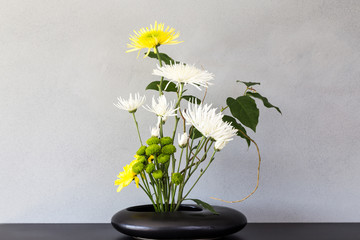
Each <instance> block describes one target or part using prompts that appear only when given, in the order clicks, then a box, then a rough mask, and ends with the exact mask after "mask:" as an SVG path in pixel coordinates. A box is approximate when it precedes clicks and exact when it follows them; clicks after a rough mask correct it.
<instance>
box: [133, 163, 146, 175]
mask: <svg viewBox="0 0 360 240" xmlns="http://www.w3.org/2000/svg"><path fill="white" fill-rule="evenodd" d="M143 169H144V164H143V163H141V162H137V163H135V164H134V166H133V167H132V171H133V172H134V173H136V174H138V173H140V172H141V171H142V170H143Z"/></svg>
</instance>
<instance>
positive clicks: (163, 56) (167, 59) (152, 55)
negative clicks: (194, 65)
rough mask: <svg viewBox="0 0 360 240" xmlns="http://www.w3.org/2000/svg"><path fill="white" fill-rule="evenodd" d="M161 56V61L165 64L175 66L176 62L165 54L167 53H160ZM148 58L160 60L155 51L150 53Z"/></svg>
mask: <svg viewBox="0 0 360 240" xmlns="http://www.w3.org/2000/svg"><path fill="white" fill-rule="evenodd" d="M159 55H160V58H161V61H162V62H164V63H165V64H167V65H170V64H174V63H175V60H174V59H172V58H171V57H169V56H168V55H167V54H165V53H159ZM148 57H149V58H155V59H157V60H158V56H157V54H156V53H154V52H153V51H150V53H149V55H148Z"/></svg>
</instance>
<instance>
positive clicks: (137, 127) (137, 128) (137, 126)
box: [132, 113, 143, 146]
mask: <svg viewBox="0 0 360 240" xmlns="http://www.w3.org/2000/svg"><path fill="white" fill-rule="evenodd" d="M132 115H133V117H134V121H135V125H136V130H137V133H138V136H139V140H140V144H141V146H142V145H143V143H142V141H141V136H140V131H139V125H138V123H137V121H136V118H135V113H132Z"/></svg>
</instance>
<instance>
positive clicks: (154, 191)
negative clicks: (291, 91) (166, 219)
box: [115, 22, 281, 212]
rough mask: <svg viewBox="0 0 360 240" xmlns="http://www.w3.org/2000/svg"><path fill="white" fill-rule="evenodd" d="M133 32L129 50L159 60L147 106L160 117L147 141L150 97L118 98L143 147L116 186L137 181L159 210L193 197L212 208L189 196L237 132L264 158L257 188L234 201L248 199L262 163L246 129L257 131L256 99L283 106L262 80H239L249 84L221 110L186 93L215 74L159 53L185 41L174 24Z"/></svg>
mask: <svg viewBox="0 0 360 240" xmlns="http://www.w3.org/2000/svg"><path fill="white" fill-rule="evenodd" d="M134 33H135V35H133V36H130V41H131V43H130V44H128V47H129V48H130V49H129V50H128V51H127V52H132V51H139V53H140V51H141V50H142V49H147V53H146V54H145V57H149V58H153V59H156V60H157V61H158V65H157V67H156V69H154V70H153V73H152V74H153V75H156V76H159V77H160V81H154V82H151V83H150V84H149V85H148V86H147V87H146V90H156V91H158V93H159V96H158V97H154V96H153V98H152V101H151V105H146V106H144V109H146V110H148V111H150V112H152V113H154V114H156V116H157V122H156V123H154V126H151V127H150V128H151V129H150V132H149V134H148V136H147V140H146V141H145V142H143V140H142V137H141V133H140V131H139V127H138V122H137V120H136V117H135V113H136V111H137V110H138V108H139V107H140V106H142V105H143V104H144V103H145V96H141V95H140V94H139V93H136V94H135V95H132V94H130V98H129V99H123V98H121V97H119V98H118V103H116V104H115V106H116V107H118V108H119V109H123V110H126V111H128V112H129V113H130V114H132V116H133V119H134V121H135V125H136V129H137V133H138V136H139V143H140V147H139V148H138V149H137V151H136V154H135V156H134V158H135V159H134V160H133V161H132V162H130V163H129V164H128V165H126V166H125V167H124V171H122V172H120V173H119V175H118V179H116V180H115V185H118V189H117V191H118V192H119V191H121V190H122V189H123V188H124V187H126V186H128V185H129V184H130V183H131V182H133V181H134V182H135V183H136V186H137V187H140V188H141V189H142V190H143V191H144V192H145V193H146V195H147V196H148V197H149V199H150V201H151V202H152V204H153V206H154V210H155V211H156V212H172V211H176V210H178V208H179V206H180V204H181V203H182V202H183V201H184V200H193V201H195V202H196V203H197V204H199V205H201V206H202V207H205V208H207V209H209V210H211V211H213V209H212V207H211V206H210V205H209V204H207V203H205V202H203V201H201V200H199V199H188V198H187V197H188V195H189V193H190V192H191V190H192V189H193V188H194V186H195V185H196V184H197V182H198V181H199V179H200V178H201V177H202V176H203V175H204V173H205V172H206V170H207V169H208V168H209V166H210V164H211V163H212V162H213V161H214V159H215V155H216V154H217V153H218V152H219V151H220V150H222V149H223V148H224V147H225V146H226V144H227V143H228V142H230V141H231V140H233V138H234V137H236V136H239V137H241V138H243V139H245V140H246V142H247V144H248V146H250V144H251V142H252V143H253V144H254V145H255V146H256V149H257V151H258V157H259V167H258V179H257V184H256V187H255V189H254V191H253V192H252V193H250V194H249V195H248V196H247V197H245V198H243V199H241V200H238V201H233V202H240V201H243V200H245V199H246V198H248V197H249V196H250V195H252V194H253V193H254V192H255V191H256V189H257V187H258V184H259V170H260V162H261V158H260V153H259V148H258V146H257V144H256V143H255V141H254V140H253V139H251V138H250V137H249V136H248V135H247V131H246V128H250V129H251V130H253V131H254V132H255V130H256V126H257V124H258V119H259V109H258V108H257V105H256V102H255V99H259V100H261V101H262V102H263V104H264V106H265V107H268V108H275V109H276V110H277V111H278V112H280V113H281V111H280V109H279V108H278V107H276V106H274V105H272V104H271V103H270V102H269V101H268V100H267V98H265V97H263V96H262V95H260V94H259V93H258V92H256V90H255V89H254V88H253V86H255V85H259V84H260V83H256V82H242V81H238V82H240V83H243V84H244V85H245V86H246V90H245V92H244V93H243V95H241V96H239V97H237V98H231V97H229V98H227V100H226V107H223V108H221V109H220V111H217V109H216V108H213V107H212V105H211V104H205V103H204V99H205V96H204V97H203V99H202V100H200V98H198V97H196V96H192V95H185V92H186V91H187V87H195V88H197V89H199V90H201V89H202V88H205V89H207V88H208V87H209V86H210V85H212V82H211V81H212V80H213V79H214V75H213V74H212V73H209V72H208V71H205V70H202V69H199V68H197V67H195V66H194V65H188V64H185V63H183V62H178V61H175V60H173V59H172V58H170V57H169V56H168V55H166V54H165V53H160V52H159V49H158V48H159V47H160V46H161V45H166V44H178V43H181V41H178V40H177V38H178V37H179V33H176V32H175V30H174V29H173V28H169V27H167V28H166V29H165V27H164V24H162V23H161V24H158V23H157V22H155V25H154V26H152V25H150V28H142V29H140V30H139V31H134ZM145 57H144V58H145ZM189 85H190V86H189ZM165 92H166V93H171V92H173V93H176V98H174V99H173V100H169V98H168V97H166V96H165ZM205 93H206V91H205ZM205 95H206V94H205ZM183 101H187V104H182V103H183ZM225 110H229V111H230V115H224V114H223V112H224V111H225ZM169 118H174V119H175V121H174V126H172V127H171V128H170V129H169V128H168V127H169V126H167V125H166V129H165V123H166V122H167V121H168V119H169ZM179 123H180V125H179ZM176 133H178V136H177V137H178V139H177V144H175V136H176ZM176 145H177V146H176ZM134 153H135V151H134ZM203 165H204V166H203ZM200 166H203V167H200ZM193 176H197V178H196V180H195V181H193V182H192V185H191V186H190V187H187V185H186V184H187V183H188V182H189V179H190V178H191V177H193ZM218 200H221V199H218ZM222 201H224V200H222ZM225 202H227V201H225Z"/></svg>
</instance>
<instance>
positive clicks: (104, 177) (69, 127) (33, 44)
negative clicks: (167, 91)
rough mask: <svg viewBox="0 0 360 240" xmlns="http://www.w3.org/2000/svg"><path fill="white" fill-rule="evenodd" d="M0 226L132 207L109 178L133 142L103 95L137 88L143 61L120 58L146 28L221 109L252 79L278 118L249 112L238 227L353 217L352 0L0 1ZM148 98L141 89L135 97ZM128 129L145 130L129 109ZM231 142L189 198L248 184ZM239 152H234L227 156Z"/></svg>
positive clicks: (355, 6) (357, 17) (359, 113)
mask: <svg viewBox="0 0 360 240" xmlns="http://www.w3.org/2000/svg"><path fill="white" fill-rule="evenodd" d="M0 5H1V7H0V81H1V84H0V96H1V101H0V113H1V118H0V169H1V174H0V183H1V184H0V195H1V197H0V222H109V220H110V217H111V216H112V215H113V214H114V213H115V212H116V211H118V210H119V209H122V208H125V207H127V206H129V205H134V204H140V203H146V202H147V199H146V197H145V195H144V194H143V193H142V192H141V191H140V190H137V189H136V188H135V187H134V186H133V185H131V186H129V187H127V188H126V189H124V190H123V192H121V193H116V188H115V187H114V186H113V182H114V180H115V178H116V175H117V174H118V172H119V171H120V170H121V168H122V166H123V165H124V164H126V163H127V162H128V161H130V160H131V159H132V157H131V156H132V153H133V152H134V151H135V150H136V148H137V146H138V145H137V144H138V143H137V136H136V132H135V127H134V125H133V122H132V119H131V116H130V115H128V114H127V113H126V112H123V111H119V110H118V109H116V108H115V107H114V106H113V102H115V101H116V97H117V96H127V95H128V94H129V93H130V92H136V91H140V92H142V93H144V91H143V89H144V86H145V85H146V84H147V83H148V82H149V81H151V80H155V79H157V78H155V77H154V76H151V75H150V73H151V71H152V69H153V68H154V65H155V62H154V61H153V60H150V59H142V58H138V59H136V53H128V54H126V53H125V50H126V43H127V42H128V34H129V33H131V32H132V30H134V29H139V28H140V27H142V26H148V25H149V24H151V23H153V22H154V21H155V20H158V21H161V22H165V23H166V24H167V25H170V26H173V27H174V28H176V29H177V30H179V31H180V32H181V37H180V39H181V40H184V41H185V42H184V43H182V44H179V45H176V46H164V47H161V50H162V51H165V52H167V53H168V54H169V55H170V56H173V57H174V58H176V59H179V60H182V61H185V62H187V63H195V64H197V65H198V66H204V68H206V69H207V70H209V71H210V72H213V73H214V74H215V75H216V80H215V81H214V83H215V85H214V87H212V88H210V89H209V92H208V101H209V102H213V103H214V105H215V106H218V107H220V106H222V105H224V101H225V99H226V97H227V96H233V97H234V96H237V95H236V94H239V93H240V92H242V91H243V90H244V89H243V88H242V87H240V86H239V85H238V84H236V83H235V80H237V79H241V80H244V81H258V82H261V86H260V87H258V91H259V92H260V93H262V94H264V95H265V96H268V97H269V99H270V100H271V102H272V103H273V104H275V105H278V106H280V107H281V109H282V111H283V115H282V116H280V115H279V114H277V113H276V112H275V111H273V110H267V109H264V108H262V110H263V111H262V114H261V116H260V125H259V128H258V130H257V134H256V135H252V136H254V138H255V139H256V140H257V141H258V143H259V146H260V149H261V151H262V156H263V165H262V175H261V185H260V188H259V190H258V192H257V193H256V194H255V195H254V196H253V197H251V198H250V199H248V200H247V201H246V202H243V203H241V204H236V205H230V206H231V207H233V208H236V209H239V210H241V211H243V212H244V213H245V214H246V215H247V217H248V219H249V221H250V222H283V221H291V222H307V221H310V222H314V221H325V222H347V221H360V214H359V212H360V201H359V199H360V188H359V181H360V176H359V170H360V161H359V160H360V159H359V154H360V142H359V135H360V128H359V122H360V106H359V105H360V104H359V103H360V94H359V92H360V83H359V77H360V70H359V69H360V67H359V66H360V56H359V55H360V54H359V53H360V44H359V42H360V40H359V39H360V2H359V1H340V0H339V1H319V0H318V1H298V0H297V1H295V0H294V1H253V0H249V1H237V0H236V1H235V0H234V1H207V0H201V1H165V0H164V1H146V0H144V1H130V0H129V1H120V0H111V1H89V0H77V1H70V0H69V1H40V0H33V1H25V0H24V1H19V0H12V1H5V0H1V1H0ZM146 94H147V97H148V99H150V98H151V96H152V92H147V93H146ZM138 117H139V122H140V127H141V129H142V131H148V129H149V125H152V124H153V123H154V122H155V118H154V117H153V115H152V114H150V113H148V112H146V111H145V110H142V111H139V113H138ZM241 144H242V142H241V141H237V142H233V143H231V144H229V145H228V147H227V148H226V149H224V150H223V151H222V152H221V154H219V155H218V158H217V160H216V163H215V164H214V165H213V166H212V168H211V170H210V172H209V173H208V174H207V176H205V177H204V179H203V180H202V181H201V182H200V183H199V185H198V187H197V189H196V191H195V192H193V194H192V196H193V197H196V198H201V199H203V200H206V201H208V202H209V203H211V204H218V205H226V206H228V205H227V204H222V203H220V202H217V201H214V200H211V199H209V197H210V196H214V197H223V198H225V199H229V200H236V199H239V198H242V197H244V196H245V195H246V194H247V193H248V192H250V191H251V190H252V188H253V187H254V185H255V182H256V165H257V160H256V152H255V149H254V148H253V147H252V148H250V149H249V150H247V148H246V147H245V146H244V145H241ZM240 145H241V147H239V146H240Z"/></svg>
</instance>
